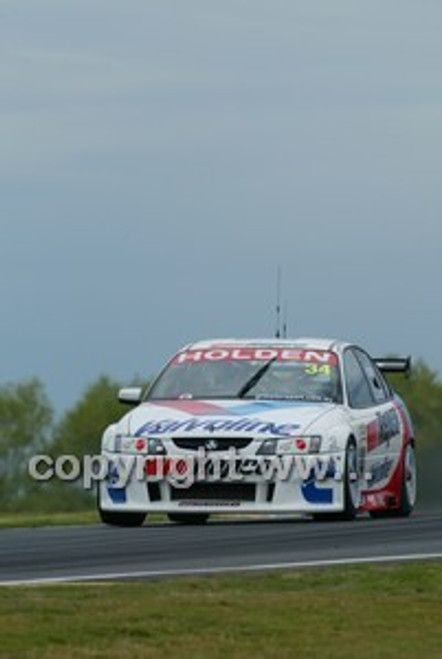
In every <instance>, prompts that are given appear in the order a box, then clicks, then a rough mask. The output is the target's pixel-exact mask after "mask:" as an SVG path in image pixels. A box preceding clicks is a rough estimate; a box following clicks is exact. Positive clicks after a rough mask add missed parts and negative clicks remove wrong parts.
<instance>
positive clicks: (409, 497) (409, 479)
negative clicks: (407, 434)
mask: <svg viewBox="0 0 442 659" xmlns="http://www.w3.org/2000/svg"><path fill="white" fill-rule="evenodd" d="M416 484H417V469H416V452H415V450H414V446H413V444H411V443H410V444H407V446H406V448H405V453H404V462H403V469H402V480H401V491H400V502H399V506H398V508H392V509H391V510H371V511H370V517H373V519H380V518H382V517H408V516H409V515H411V513H412V511H413V508H414V506H415V503H416V491H417V488H416Z"/></svg>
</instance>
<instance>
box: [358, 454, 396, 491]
mask: <svg viewBox="0 0 442 659" xmlns="http://www.w3.org/2000/svg"><path fill="white" fill-rule="evenodd" d="M393 462H394V461H393V459H392V458H388V457H386V458H385V459H384V460H382V462H378V463H376V464H373V465H372V466H371V469H370V471H369V472H367V473H366V474H365V480H366V481H367V482H368V484H369V486H370V487H373V485H376V484H377V483H379V482H380V481H383V480H384V479H385V478H388V476H389V475H390V472H391V468H392V466H393Z"/></svg>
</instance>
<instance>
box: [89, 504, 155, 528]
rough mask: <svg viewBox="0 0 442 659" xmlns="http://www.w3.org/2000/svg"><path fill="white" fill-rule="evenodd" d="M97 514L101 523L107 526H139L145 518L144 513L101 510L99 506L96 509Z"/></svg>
mask: <svg viewBox="0 0 442 659" xmlns="http://www.w3.org/2000/svg"><path fill="white" fill-rule="evenodd" d="M98 515H99V517H100V520H101V521H102V522H103V524H108V525H109V526H125V527H131V526H132V527H134V526H141V525H142V524H143V522H144V520H145V519H146V514H145V513H115V512H113V511H111V510H101V508H99V509H98Z"/></svg>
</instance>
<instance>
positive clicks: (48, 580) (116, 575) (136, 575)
mask: <svg viewBox="0 0 442 659" xmlns="http://www.w3.org/2000/svg"><path fill="white" fill-rule="evenodd" d="M436 559H439V560H440V559H442V553H435V554H403V555H398V556H367V557H362V558H335V559H330V560H328V559H325V560H320V561H298V562H294V563H268V564H262V565H246V566H239V565H238V566H230V567H229V566H227V567H212V568H210V567H209V568H196V569H192V568H189V569H182V570H143V571H138V572H137V571H134V572H107V573H106V572H105V573H100V574H81V575H77V576H72V575H66V576H62V577H41V578H38V579H16V580H11V581H0V586H38V585H45V584H58V583H76V582H83V581H118V580H121V579H149V578H159V577H183V576H199V575H207V576H210V575H214V574H229V573H232V572H262V571H265V570H293V569H295V568H315V567H328V566H334V565H335V566H338V565H358V564H366V563H390V562H403V561H428V560H436Z"/></svg>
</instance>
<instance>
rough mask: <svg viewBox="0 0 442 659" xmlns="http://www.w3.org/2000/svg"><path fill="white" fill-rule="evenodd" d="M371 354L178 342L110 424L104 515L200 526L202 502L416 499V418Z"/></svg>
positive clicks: (351, 510) (318, 514) (333, 347)
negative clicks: (159, 517)
mask: <svg viewBox="0 0 442 659" xmlns="http://www.w3.org/2000/svg"><path fill="white" fill-rule="evenodd" d="M409 369H410V359H409V358H406V359H399V358H396V359H372V358H371V357H370V356H369V355H368V354H367V353H366V352H365V351H364V350H362V349H361V348H360V347H358V346H356V345H353V344H350V343H347V342H343V341H336V340H328V339H307V338H306V339H293V340H290V339H267V340H264V339H257V340H253V339H249V340H237V339H222V340H211V341H200V342H198V343H194V344H191V345H188V346H186V347H184V348H183V349H181V350H180V351H179V352H178V353H177V354H176V355H175V356H174V357H172V359H171V360H170V361H169V362H168V364H167V365H166V366H165V368H164V369H163V370H162V372H161V373H160V375H159V376H158V377H157V378H156V379H155V380H154V381H153V382H152V384H151V385H150V386H149V388H148V389H147V391H146V392H143V390H142V389H141V388H127V389H122V390H120V392H119V399H120V400H121V401H123V402H126V403H129V404H131V405H132V406H134V407H133V409H131V410H130V411H129V412H128V414H126V415H125V416H124V417H123V418H122V419H121V420H120V421H119V422H118V423H115V424H112V425H111V426H109V427H108V428H107V429H106V430H105V432H104V434H103V438H102V445H101V456H102V460H103V461H104V462H105V464H106V465H107V470H106V476H105V478H103V479H102V480H101V482H100V483H99V488H98V510H99V514H100V517H101V520H102V521H103V522H104V523H106V524H113V525H117V526H138V525H141V524H142V523H143V521H144V519H145V517H146V514H148V513H154V512H155V513H165V514H167V515H168V516H169V519H170V520H172V521H177V522H187V523H202V522H205V521H206V520H207V519H208V518H209V516H210V514H213V513H229V514H232V513H240V514H244V513H247V514H250V513H259V514H264V513H271V514H275V513H277V514H284V513H302V514H309V515H313V517H315V518H317V519H321V518H327V519H330V518H331V519H353V518H354V517H355V516H356V515H357V514H358V513H359V512H361V511H369V513H370V514H371V515H372V516H373V517H380V516H406V515H409V514H410V513H411V511H412V509H413V507H414V504H415V499H416V459H415V436H414V431H413V426H412V423H411V420H410V417H409V414H408V412H407V409H406V407H405V405H404V403H403V401H402V400H401V399H400V398H399V397H398V396H397V394H395V393H394V391H393V390H392V389H391V386H390V384H389V383H388V382H387V380H386V379H385V378H384V376H383V373H382V372H393V371H396V372H407V371H408V370H409Z"/></svg>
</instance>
